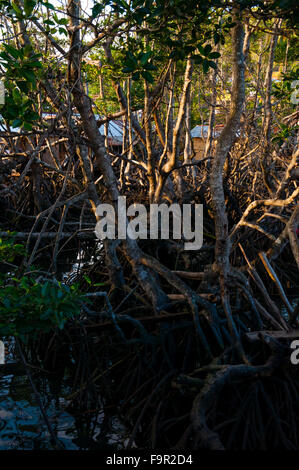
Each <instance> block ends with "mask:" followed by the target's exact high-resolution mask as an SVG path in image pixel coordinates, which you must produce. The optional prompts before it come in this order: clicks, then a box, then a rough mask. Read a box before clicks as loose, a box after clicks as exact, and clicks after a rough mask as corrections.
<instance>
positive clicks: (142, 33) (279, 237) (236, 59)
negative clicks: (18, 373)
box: [0, 0, 299, 449]
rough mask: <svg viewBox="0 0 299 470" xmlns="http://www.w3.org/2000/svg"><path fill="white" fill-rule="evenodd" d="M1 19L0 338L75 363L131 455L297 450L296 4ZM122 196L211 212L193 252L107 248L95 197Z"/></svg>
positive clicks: (30, 8) (83, 393) (34, 357)
mask: <svg viewBox="0 0 299 470" xmlns="http://www.w3.org/2000/svg"><path fill="white" fill-rule="evenodd" d="M0 16H1V19H0V22H1V43H0V77H1V78H2V81H3V83H4V87H5V101H4V103H3V104H2V105H1V104H0V118H1V121H0V126H1V128H0V139H1V140H0V154H1V160H0V195H1V199H0V205H1V211H0V230H1V232H0V237H1V240H0V261H1V274H0V335H1V336H3V337H5V336H7V335H10V336H14V337H15V338H16V344H17V347H18V351H19V354H20V357H21V359H22V361H23V362H24V364H25V363H26V362H30V363H32V364H38V365H39V370H40V369H41V368H44V369H46V370H51V371H58V370H59V371H60V372H61V370H66V369H68V370H69V371H71V374H72V376H73V378H74V385H73V388H74V391H73V394H72V399H71V403H70V407H75V408H77V409H81V408H82V409H87V408H88V407H92V406H94V405H95V404H96V405H98V404H99V403H101V404H102V403H103V402H104V406H114V407H117V409H118V412H119V413H120V415H121V416H122V417H123V419H124V421H125V422H126V424H127V425H128V426H129V428H130V429H131V430H132V433H131V438H130V441H129V443H128V447H130V446H132V445H133V443H134V445H137V446H140V447H143V446H151V447H152V448H190V449H191V448H194V449H197V448H204V447H208V448H211V449H223V448H228V449H231V448H234V449H260V448H262V449H269V448H288V449H298V448H299V418H298V417H299V413H298V394H299V379H298V366H297V369H296V367H295V366H294V365H293V364H292V363H291V361H290V354H291V351H290V347H289V346H290V341H291V339H292V338H296V335H297V336H299V334H298V333H297V332H298V330H297V328H298V322H299V319H298V313H299V308H298V305H299V303H298V267H299V241H298V233H299V205H298V194H299V187H298V179H299V170H298V160H299V148H298V123H299V111H298V102H299V98H298V97H297V91H296V87H297V85H298V83H299V82H298V79H299V77H298V69H299V60H298V29H297V20H298V6H297V5H296V2H295V1H293V0H266V1H261V0H256V1H253V0H229V1H224V0H210V1H206V2H198V1H197V0H190V1H188V2H185V1H182V0H168V1H165V0H156V1H152V0H145V1H144V0H130V1H126V0H117V1H112V0H105V1H97V2H88V5H87V10H86V11H85V10H84V8H83V7H82V5H81V4H80V1H79V0H68V1H67V2H61V3H60V2H53V3H51V2H48V1H39V0H14V1H6V0H0ZM296 80H297V81H296ZM297 82H298V83H297ZM115 123H116V124H117V126H118V127H120V128H121V129H122V131H121V134H120V135H121V137H120V138H119V137H118V139H120V140H118V141H117V142H116V137H115V135H111V126H113V125H115ZM195 126H202V127H200V129H201V132H202V135H199V137H198V139H201V140H200V142H201V145H202V148H201V151H200V154H198V153H197V150H196V148H195V138H194V134H192V132H191V131H192V129H193V128H194V127H195ZM203 130H205V131H204V132H205V133H203ZM119 196H126V197H127V203H128V205H129V204H131V203H136V202H137V203H142V204H145V205H146V207H148V206H149V205H150V204H158V203H162V202H164V203H166V204H170V203H177V204H179V205H180V206H182V205H183V204H192V205H193V206H194V205H195V204H202V205H203V211H204V218H203V224H204V243H203V246H202V248H201V249H200V250H196V251H186V250H184V240H183V239H182V240H150V239H143V240H133V239H130V238H127V239H125V240H117V239H115V240H108V239H106V240H103V241H101V242H99V240H97V239H96V238H95V235H94V229H95V225H96V222H97V220H98V219H99V217H98V215H97V213H96V208H97V206H98V205H99V204H101V203H110V204H112V205H113V206H114V207H115V208H116V209H117V201H118V197H119ZM77 254H80V256H81V255H82V254H83V255H84V259H85V261H86V263H81V262H80V261H79V268H78V269H76V272H72V273H71V275H64V276H63V275H62V273H63V272H64V273H66V272H67V271H68V270H69V268H68V267H67V266H66V260H67V259H72V257H73V262H78V259H79V258H77ZM26 370H27V372H28V374H30V371H29V369H28V367H27V369H26ZM30 380H31V381H32V384H33V387H34V377H31V374H30ZM41 408H42V404H41ZM42 411H43V410H42ZM45 419H46V420H47V417H46V416H45ZM48 425H49V428H50V432H51V435H52V437H53V440H54V442H55V445H56V446H59V445H60V444H59V442H58V440H57V438H55V433H54V431H53V430H52V429H51V425H50V423H49V422H48Z"/></svg>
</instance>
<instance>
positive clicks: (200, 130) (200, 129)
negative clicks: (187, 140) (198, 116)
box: [190, 124, 223, 139]
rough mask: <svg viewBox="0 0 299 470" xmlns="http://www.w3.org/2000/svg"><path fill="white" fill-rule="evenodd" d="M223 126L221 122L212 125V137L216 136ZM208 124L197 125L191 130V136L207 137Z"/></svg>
mask: <svg viewBox="0 0 299 470" xmlns="http://www.w3.org/2000/svg"><path fill="white" fill-rule="evenodd" d="M222 128H223V124H219V125H216V126H215V127H214V137H218V136H219V135H220V133H221V130H222ZM208 131H209V126H208V125H205V124H204V125H199V124H198V125H197V126H195V127H193V129H192V130H191V132H190V134H191V138H192V139H194V138H199V139H206V138H207V137H208Z"/></svg>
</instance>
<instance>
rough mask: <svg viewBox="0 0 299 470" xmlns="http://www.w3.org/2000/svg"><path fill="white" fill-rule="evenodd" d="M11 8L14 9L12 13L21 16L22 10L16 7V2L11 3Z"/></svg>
mask: <svg viewBox="0 0 299 470" xmlns="http://www.w3.org/2000/svg"><path fill="white" fill-rule="evenodd" d="M11 6H12V8H13V9H14V11H15V12H16V14H17V16H23V13H22V10H21V9H20V7H19V6H18V5H17V3H16V2H14V1H12V2H11Z"/></svg>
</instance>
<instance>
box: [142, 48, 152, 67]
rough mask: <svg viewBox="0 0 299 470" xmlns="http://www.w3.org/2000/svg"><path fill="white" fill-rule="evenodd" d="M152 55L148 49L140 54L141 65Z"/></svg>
mask: <svg viewBox="0 0 299 470" xmlns="http://www.w3.org/2000/svg"><path fill="white" fill-rule="evenodd" d="M152 55H153V52H152V51H148V52H144V53H142V54H141V58H140V63H141V65H145V64H146V63H147V62H148V60H149V58H150V57H151V56H152Z"/></svg>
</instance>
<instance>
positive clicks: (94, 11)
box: [92, 3, 104, 18]
mask: <svg viewBox="0 0 299 470" xmlns="http://www.w3.org/2000/svg"><path fill="white" fill-rule="evenodd" d="M103 9H104V6H103V5H100V3H96V4H95V5H94V6H93V7H92V17H93V18H95V17H96V16H98V15H99V14H100V13H101V12H102V11H103Z"/></svg>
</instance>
